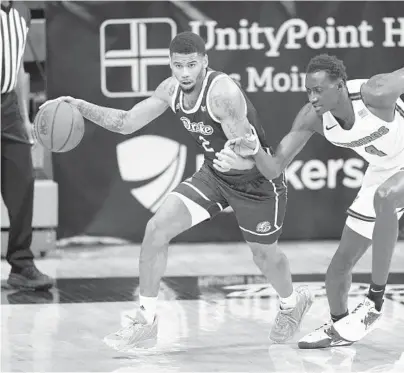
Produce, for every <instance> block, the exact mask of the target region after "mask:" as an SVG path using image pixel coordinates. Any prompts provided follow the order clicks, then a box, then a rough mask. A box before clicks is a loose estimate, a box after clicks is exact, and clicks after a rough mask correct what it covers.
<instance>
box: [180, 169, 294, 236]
mask: <svg viewBox="0 0 404 373" xmlns="http://www.w3.org/2000/svg"><path fill="white" fill-rule="evenodd" d="M172 193H174V194H177V195H178V196H179V197H180V198H181V199H182V200H183V201H184V202H185V204H186V205H187V207H188V209H189V210H190V213H191V215H192V218H193V219H192V222H193V225H195V224H198V223H199V222H201V221H203V220H207V219H209V218H213V217H214V216H215V215H216V214H218V213H219V212H220V211H222V210H224V209H225V208H226V207H228V206H230V207H231V208H232V209H233V211H234V213H235V215H236V218H237V221H238V224H239V227H240V229H241V231H242V233H243V236H244V239H245V240H246V241H248V242H258V243H263V244H272V243H274V242H276V241H277V240H278V238H279V236H280V235H281V232H282V225H283V220H284V217H285V211H286V203H287V187H286V181H285V178H284V175H283V174H282V175H281V176H280V177H279V178H277V179H274V180H272V181H269V180H267V179H265V178H264V177H260V178H259V179H257V180H253V181H250V182H247V183H244V184H237V185H230V184H228V183H227V182H225V181H223V180H221V179H220V178H219V177H217V176H215V174H214V173H213V172H212V171H211V170H210V169H209V167H208V166H206V165H203V166H202V167H201V169H200V170H199V171H197V172H196V173H195V174H194V175H193V176H192V177H190V178H189V179H187V180H185V181H183V182H182V183H181V184H179V185H178V186H177V187H176V188H175V189H174V191H173V192H172ZM183 197H186V199H185V200H184V198H183ZM187 199H188V201H187ZM189 200H191V201H192V202H193V203H192V202H191V203H190V204H189ZM195 204H197V205H198V206H199V207H198V206H195ZM201 208H202V209H201ZM197 215H198V216H197Z"/></svg>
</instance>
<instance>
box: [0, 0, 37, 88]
mask: <svg viewBox="0 0 404 373" xmlns="http://www.w3.org/2000/svg"><path fill="white" fill-rule="evenodd" d="M29 24H30V12H29V9H28V7H26V6H25V4H24V2H22V1H10V2H9V5H8V6H5V5H3V2H2V4H1V27H0V33H1V38H0V53H1V55H0V61H1V62H0V63H1V65H0V73H1V94H3V93H7V92H11V91H12V90H14V88H15V86H16V85H17V76H18V70H19V68H20V65H21V63H22V60H23V57H24V49H25V43H26V41H27V34H28V28H29Z"/></svg>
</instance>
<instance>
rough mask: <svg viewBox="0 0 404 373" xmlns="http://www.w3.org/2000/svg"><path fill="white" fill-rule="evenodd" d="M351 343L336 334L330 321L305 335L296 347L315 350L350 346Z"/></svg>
mask: <svg viewBox="0 0 404 373" xmlns="http://www.w3.org/2000/svg"><path fill="white" fill-rule="evenodd" d="M352 343H353V342H350V341H346V340H345V339H343V338H341V336H340V335H339V334H338V333H337V332H336V330H335V329H334V326H333V322H332V321H331V320H330V321H328V322H326V323H325V324H324V325H322V326H320V327H319V328H317V329H315V330H314V331H313V332H311V333H309V334H306V335H305V336H304V337H303V338H301V339H300V340H299V342H298V343H297V345H298V346H299V348H301V349H315V348H327V347H340V346H350V345H351V344H352Z"/></svg>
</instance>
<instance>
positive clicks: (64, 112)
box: [34, 101, 84, 153]
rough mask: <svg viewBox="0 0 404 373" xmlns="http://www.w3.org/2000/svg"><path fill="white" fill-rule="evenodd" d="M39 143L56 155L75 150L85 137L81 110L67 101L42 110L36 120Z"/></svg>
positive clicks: (50, 105) (35, 127)
mask: <svg viewBox="0 0 404 373" xmlns="http://www.w3.org/2000/svg"><path fill="white" fill-rule="evenodd" d="M34 134H35V137H36V139H37V140H38V142H39V143H40V144H41V145H42V146H43V147H44V148H46V149H48V150H50V151H52V152H55V153H64V152H68V151H70V150H72V149H74V148H75V147H76V146H77V145H78V144H79V143H80V141H81V139H82V138H83V136H84V119H83V117H82V115H81V114H80V112H79V110H78V109H77V108H76V107H74V106H73V105H70V104H69V103H67V102H65V101H55V102H51V103H49V104H47V105H45V106H44V107H43V108H41V109H40V110H39V111H38V113H37V115H36V117H35V120H34Z"/></svg>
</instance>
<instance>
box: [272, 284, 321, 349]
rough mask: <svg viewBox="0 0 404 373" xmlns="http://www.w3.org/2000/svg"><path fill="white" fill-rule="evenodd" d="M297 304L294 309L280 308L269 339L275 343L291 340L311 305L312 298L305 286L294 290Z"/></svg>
mask: <svg viewBox="0 0 404 373" xmlns="http://www.w3.org/2000/svg"><path fill="white" fill-rule="evenodd" d="M296 292H297V302H296V305H295V307H293V308H288V309H282V308H280V309H279V311H278V314H277V315H276V318H275V323H274V325H273V327H272V329H271V332H270V334H269V338H270V339H271V340H272V341H274V342H276V343H283V342H286V341H288V340H289V339H291V338H292V337H293V336H294V335H295V333H296V331H297V330H298V329H299V327H300V324H301V322H302V319H303V317H304V315H305V314H306V313H307V311H308V310H309V309H310V307H311V305H312V304H313V296H312V295H311V293H310V291H309V288H308V287H307V286H299V287H298V288H296Z"/></svg>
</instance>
